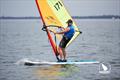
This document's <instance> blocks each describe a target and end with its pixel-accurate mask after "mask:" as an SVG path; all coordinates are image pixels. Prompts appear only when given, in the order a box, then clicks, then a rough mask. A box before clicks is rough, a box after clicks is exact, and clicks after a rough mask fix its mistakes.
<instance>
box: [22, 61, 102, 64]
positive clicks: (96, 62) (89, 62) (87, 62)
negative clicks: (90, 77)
mask: <svg viewBox="0 0 120 80" xmlns="http://www.w3.org/2000/svg"><path fill="white" fill-rule="evenodd" d="M98 63H100V62H99V61H95V60H80V61H77V62H76V61H68V62H47V61H43V62H39V61H26V62H25V63H24V64H25V65H57V64H59V65H62V64H98Z"/></svg>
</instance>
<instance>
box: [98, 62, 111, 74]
mask: <svg viewBox="0 0 120 80" xmlns="http://www.w3.org/2000/svg"><path fill="white" fill-rule="evenodd" d="M110 72H111V65H110V64H109V63H100V65H99V73H101V74H109V73H110Z"/></svg>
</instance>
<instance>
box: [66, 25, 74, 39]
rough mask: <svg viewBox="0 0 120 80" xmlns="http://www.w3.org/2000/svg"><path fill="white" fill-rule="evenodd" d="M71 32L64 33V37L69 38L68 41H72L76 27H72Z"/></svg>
mask: <svg viewBox="0 0 120 80" xmlns="http://www.w3.org/2000/svg"><path fill="white" fill-rule="evenodd" d="M69 28H70V30H69V31H68V32H65V33H64V36H65V37H67V38H68V39H71V38H72V37H73V35H74V33H75V30H74V26H73V25H71V26H69Z"/></svg>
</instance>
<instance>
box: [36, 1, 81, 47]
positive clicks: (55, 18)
mask: <svg viewBox="0 0 120 80" xmlns="http://www.w3.org/2000/svg"><path fill="white" fill-rule="evenodd" d="M37 1H38V6H39V7H40V12H41V14H42V17H43V20H44V22H45V24H46V25H47V26H49V25H56V26H62V27H64V28H66V27H67V23H66V22H67V21H68V20H69V19H72V18H71V16H70V15H69V14H68V11H67V10H66V9H65V6H64V4H63V2H62V1H61V0H37ZM73 26H74V27H75V30H76V31H78V27H77V26H76V24H75V22H74V21H73ZM51 29H52V30H55V28H51ZM78 35H79V31H78V32H75V34H74V36H73V38H72V39H71V41H70V42H69V43H68V44H67V46H68V45H69V44H70V43H71V42H72V41H73V40H74V39H75V38H76V37H77V36H78ZM57 38H58V39H59V40H61V38H62V37H60V36H59V35H57Z"/></svg>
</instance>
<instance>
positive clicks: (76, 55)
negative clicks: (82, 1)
mask: <svg viewBox="0 0 120 80" xmlns="http://www.w3.org/2000/svg"><path fill="white" fill-rule="evenodd" d="M76 23H77V24H78V26H79V28H80V30H81V31H82V32H83V34H82V35H80V36H79V37H78V38H77V39H76V40H75V41H74V42H73V43H72V44H71V45H70V46H69V47H68V48H67V52H68V53H67V54H68V56H67V57H68V59H69V60H85V59H94V60H98V61H101V62H106V63H109V64H110V65H111V72H110V73H109V74H100V73H99V65H96V64H94V65H42V66H24V65H23V64H19V65H18V64H15V63H16V62H19V61H22V60H25V59H32V60H40V61H56V59H55V57H54V54H53V52H52V50H51V47H50V44H49V41H48V38H47V36H46V33H45V32H43V31H42V30H41V27H42V23H41V22H40V21H39V20H0V80H120V20H76Z"/></svg>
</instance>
